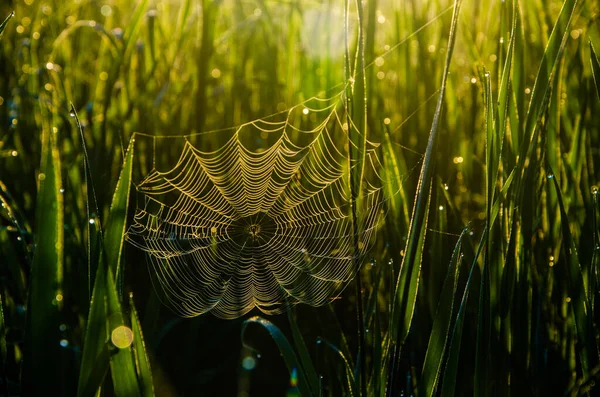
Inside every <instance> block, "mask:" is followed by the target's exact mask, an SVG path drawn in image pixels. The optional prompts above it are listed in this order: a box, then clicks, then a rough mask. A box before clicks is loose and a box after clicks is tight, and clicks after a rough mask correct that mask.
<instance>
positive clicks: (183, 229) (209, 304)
mask: <svg viewBox="0 0 600 397" xmlns="http://www.w3.org/2000/svg"><path fill="white" fill-rule="evenodd" d="M342 99H343V98H342V96H341V95H338V96H335V97H334V98H330V99H317V98H312V99H311V100H308V101H306V102H304V103H302V104H300V105H298V106H295V107H293V108H291V109H289V110H288V111H286V112H284V113H281V114H279V115H275V116H271V117H268V118H266V119H261V120H255V121H252V122H249V123H246V124H243V125H242V126H240V127H239V128H237V129H235V130H232V132H230V133H229V135H231V136H230V137H228V138H227V139H226V140H225V141H224V143H223V144H221V145H220V146H218V147H217V149H215V150H209V149H207V148H206V147H207V146H209V142H215V141H216V140H218V139H221V140H223V137H225V136H226V135H227V132H224V131H219V132H212V133H203V134H196V135H190V136H183V137H147V138H149V139H151V140H152V145H153V147H155V148H156V147H164V145H166V144H168V143H169V142H168V140H171V139H175V140H182V141H183V143H182V144H183V150H182V153H181V155H180V157H179V160H178V161H177V163H176V164H175V165H174V166H173V167H172V168H170V169H168V170H166V171H160V170H158V169H156V166H154V167H153V168H152V169H151V171H150V172H149V173H148V175H147V176H146V177H145V178H143V180H142V181H141V182H140V183H138V184H137V186H136V187H137V192H138V193H139V196H140V198H139V199H138V205H137V209H136V213H135V216H134V221H133V224H132V225H131V226H130V228H129V230H128V233H127V236H128V240H129V241H130V242H131V243H132V244H133V245H134V246H136V247H138V248H140V249H142V250H143V251H145V253H146V254H147V258H148V262H149V264H150V268H151V275H152V277H153V281H154V284H155V287H156V289H157V291H158V292H159V296H161V299H162V300H163V302H164V303H165V304H166V305H167V306H169V307H170V308H171V309H172V310H173V311H175V312H176V313H178V314H179V315H182V316H186V317H191V316H196V315H200V314H203V313H207V312H212V313H213V314H214V315H216V316H217V317H220V318H225V319H230V318H237V317H240V316H242V315H244V314H246V313H247V312H249V311H250V310H252V309H253V308H255V307H256V308H258V309H260V310H261V311H262V312H264V313H266V314H278V313H280V312H282V311H284V310H286V309H287V308H288V307H289V306H290V305H292V304H296V303H299V302H302V303H306V304H309V305H313V306H319V305H323V304H326V303H328V302H329V301H331V300H332V299H333V298H335V297H336V296H338V295H339V293H341V291H342V290H343V288H344V287H345V285H346V284H347V282H348V281H349V280H351V279H352V278H353V277H354V275H355V274H356V272H357V270H358V267H359V266H358V265H357V264H360V260H361V259H362V257H363V256H364V255H365V254H366V252H367V251H368V249H369V247H370V246H371V245H372V242H373V237H374V234H375V233H374V232H375V230H376V228H377V225H378V221H379V219H380V218H381V214H382V212H383V210H382V202H383V190H382V186H381V180H382V178H381V175H380V173H381V172H383V171H382V170H383V169H384V167H382V166H381V163H380V162H379V158H378V156H377V151H376V145H373V144H370V143H369V145H368V148H367V151H366V155H365V161H364V171H363V180H362V182H361V187H360V189H359V191H358V193H357V197H355V203H356V213H357V214H358V215H357V219H356V222H353V219H352V197H351V194H350V182H349V171H350V169H351V168H355V166H356V164H355V163H354V162H353V163H349V160H348V148H349V145H352V142H349V139H348V133H347V129H348V127H347V124H345V122H344V121H345V117H343V112H340V105H341V104H342V103H343V101H342ZM311 126H313V127H311ZM192 142H194V143H192ZM155 150H156V149H155ZM154 156H156V154H155V155H154ZM354 224H356V226H355V225H354ZM355 228H356V230H355Z"/></svg>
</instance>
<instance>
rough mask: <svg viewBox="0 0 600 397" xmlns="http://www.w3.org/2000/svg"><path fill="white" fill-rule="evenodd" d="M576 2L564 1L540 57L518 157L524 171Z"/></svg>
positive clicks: (567, 34) (520, 166)
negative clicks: (540, 60)
mask: <svg viewBox="0 0 600 397" xmlns="http://www.w3.org/2000/svg"><path fill="white" fill-rule="evenodd" d="M576 5H577V0H566V1H565V2H564V3H563V6H562V9H561V11H560V15H559V16H558V20H557V21H556V24H555V25H554V27H553V29H552V33H551V34H550V38H549V39H548V44H547V46H546V49H545V51H544V55H543V57H542V62H541V64H540V67H539V69H538V72H537V75H536V78H535V83H534V85H533V89H532V91H531V101H530V102H529V108H528V110H527V119H526V123H525V135H524V137H523V139H524V141H523V146H522V148H521V154H520V156H519V168H520V169H525V167H524V164H525V157H527V156H526V154H527V153H528V150H529V145H530V143H531V142H535V136H536V135H537V134H534V131H535V129H536V126H537V125H538V123H539V121H540V118H541V117H542V113H543V111H544V107H545V106H546V105H547V103H548V95H549V92H550V88H551V84H552V79H553V71H554V69H555V66H556V65H557V63H558V62H559V60H560V58H561V56H562V54H563V50H564V46H565V43H566V40H567V37H568V36H569V27H570V26H571V21H572V19H573V16H574V14H575V6H576Z"/></svg>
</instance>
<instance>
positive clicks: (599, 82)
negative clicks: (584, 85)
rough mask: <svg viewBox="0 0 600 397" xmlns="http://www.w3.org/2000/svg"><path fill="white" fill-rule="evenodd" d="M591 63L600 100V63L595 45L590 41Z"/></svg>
mask: <svg viewBox="0 0 600 397" xmlns="http://www.w3.org/2000/svg"><path fill="white" fill-rule="evenodd" d="M590 63H591V64H592V75H593V76H594V82H595V83H596V94H598V99H600V61H598V54H597V53H596V49H595V48H594V44H592V41H591V40H590Z"/></svg>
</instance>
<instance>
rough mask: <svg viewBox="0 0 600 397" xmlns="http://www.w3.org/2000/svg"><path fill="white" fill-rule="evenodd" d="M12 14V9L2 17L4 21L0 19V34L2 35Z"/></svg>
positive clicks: (13, 13) (13, 14)
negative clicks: (0, 21)
mask: <svg viewBox="0 0 600 397" xmlns="http://www.w3.org/2000/svg"><path fill="white" fill-rule="evenodd" d="M14 16H15V12H14V11H13V12H11V13H10V14H8V16H7V17H6V18H5V19H4V21H2V23H0V35H2V33H4V29H6V25H8V21H10V19H11V18H12V17H14Z"/></svg>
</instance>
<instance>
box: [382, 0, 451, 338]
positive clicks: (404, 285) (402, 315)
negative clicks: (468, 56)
mask: <svg viewBox="0 0 600 397" xmlns="http://www.w3.org/2000/svg"><path fill="white" fill-rule="evenodd" d="M460 3H461V1H460V0H456V1H455V2H454V13H453V15H452V25H451V28H450V35H449V39H448V49H447V51H448V52H447V54H446V61H445V66H444V74H443V76H442V85H441V88H440V94H439V97H438V102H437V105H436V110H435V114H434V118H433V123H432V126H431V131H430V134H429V140H428V143H427V150H426V152H425V157H424V159H423V165H422V167H421V173H420V176H419V183H418V185H417V193H416V195H415V204H414V208H413V213H412V217H411V221H410V228H409V232H408V240H407V242H406V248H405V250H404V251H405V255H404V257H403V260H402V264H401V266H400V274H399V277H398V280H397V283H396V288H395V293H394V308H393V309H392V313H391V316H392V319H391V322H392V324H391V330H392V335H393V340H394V342H395V343H397V345H398V346H402V345H403V344H404V341H405V340H406V337H407V336H408V331H409V329H410V324H411V322H412V317H413V314H414V309H415V303H416V296H417V289H418V284H419V274H420V268H421V260H422V249H423V244H424V242H425V235H426V229H427V217H428V214H429V203H430V200H431V181H432V177H433V174H434V173H433V169H434V150H435V147H436V146H437V139H438V138H437V137H438V133H439V125H440V121H441V113H442V107H443V103H444V95H445V92H446V82H447V79H448V73H449V70H450V61H451V59H452V53H453V49H454V42H455V40H456V27H457V21H458V15H459V12H460Z"/></svg>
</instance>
